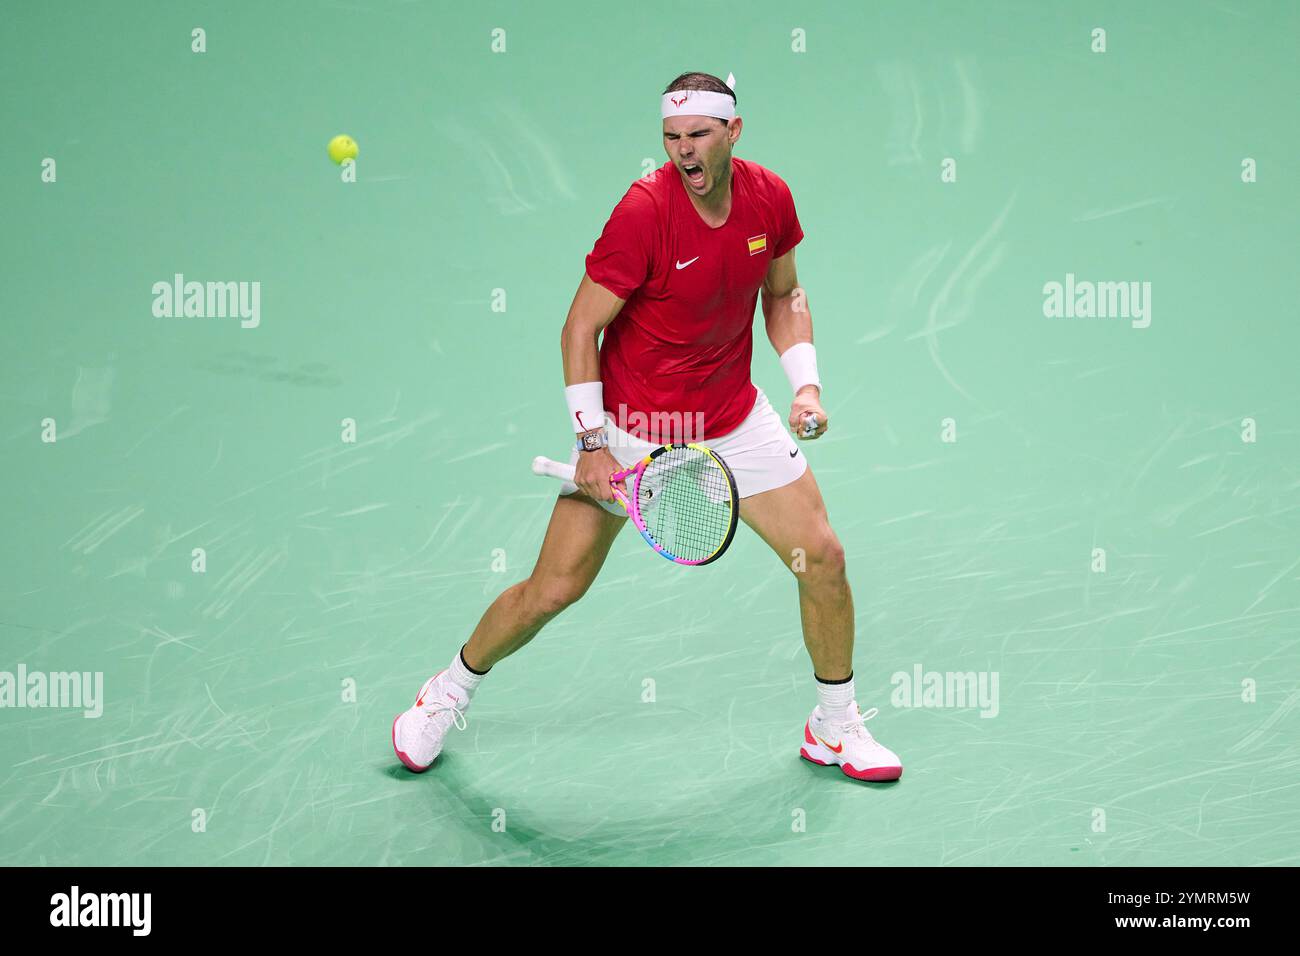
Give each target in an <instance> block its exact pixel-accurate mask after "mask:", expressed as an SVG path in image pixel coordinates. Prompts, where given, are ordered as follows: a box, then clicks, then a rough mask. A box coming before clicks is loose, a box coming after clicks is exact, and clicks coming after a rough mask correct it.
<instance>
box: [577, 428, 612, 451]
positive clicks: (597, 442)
mask: <svg viewBox="0 0 1300 956" xmlns="http://www.w3.org/2000/svg"><path fill="white" fill-rule="evenodd" d="M574 447H575V448H577V450H578V451H598V450H599V449H601V448H608V447H609V436H608V435H606V434H605V429H603V428H597V429H593V430H592V431H589V432H583V433H582V434H581V435H579V436H578V443H577V445H575V446H574Z"/></svg>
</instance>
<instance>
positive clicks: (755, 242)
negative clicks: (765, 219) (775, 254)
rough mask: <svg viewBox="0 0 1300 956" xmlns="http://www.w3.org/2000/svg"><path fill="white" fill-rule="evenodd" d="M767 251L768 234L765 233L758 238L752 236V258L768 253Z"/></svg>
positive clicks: (750, 244)
mask: <svg viewBox="0 0 1300 956" xmlns="http://www.w3.org/2000/svg"><path fill="white" fill-rule="evenodd" d="M766 251H767V233H765V232H764V233H762V234H760V235H757V236H750V238H749V254H750V255H751V256H756V255H758V254H759V253H760V252H766Z"/></svg>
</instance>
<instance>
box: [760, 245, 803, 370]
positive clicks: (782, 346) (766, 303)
mask: <svg viewBox="0 0 1300 956" xmlns="http://www.w3.org/2000/svg"><path fill="white" fill-rule="evenodd" d="M763 320H764V322H765V323H766V325H767V338H768V340H769V341H770V342H771V343H772V347H773V348H774V349H776V354H777V355H780V354H782V353H783V352H785V351H786V349H788V348H790V346H792V345H795V344H796V343H798V342H811V341H812V314H811V313H810V312H809V311H808V302H807V299H806V298H805V297H804V294H803V290H802V289H800V288H799V277H798V276H797V275H796V274H795V268H794V250H793V249H791V250H790V251H789V252H787V253H786V254H785V255H783V256H782V257H781V258H780V259H773V260H772V262H771V264H769V265H768V267H767V275H766V276H765V277H764V279H763Z"/></svg>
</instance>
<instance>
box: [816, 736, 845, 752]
mask: <svg viewBox="0 0 1300 956" xmlns="http://www.w3.org/2000/svg"><path fill="white" fill-rule="evenodd" d="M813 736H814V737H817V735H816V734H813ZM817 739H818V740H821V743H822V746H823V747H825V748H826V749H827V750H829V751H830V752H831V753H833V754H837V753H839V752H840V751H841V750H843V749H844V745H843V744H840V745H839V746H838V747H832V746H831V745H830V744H828V743H827V742H826V741H824V740H822V739H821V738H820V737H817Z"/></svg>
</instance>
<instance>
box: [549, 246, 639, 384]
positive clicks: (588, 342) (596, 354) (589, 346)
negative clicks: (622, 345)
mask: <svg viewBox="0 0 1300 956" xmlns="http://www.w3.org/2000/svg"><path fill="white" fill-rule="evenodd" d="M623 301H624V300H623V299H620V298H619V297H618V296H616V295H615V294H614V293H612V292H610V291H609V290H608V289H606V288H605V287H604V286H602V285H600V284H599V283H596V282H592V281H591V278H590V277H589V276H588V275H587V274H586V273H585V272H584V273H583V274H582V281H581V282H580V283H578V291H577V292H576V293H575V294H574V296H573V304H572V305H571V306H569V315H568V318H566V319H565V320H564V330H563V331H562V332H561V333H560V351H561V352H562V353H563V356H564V384H565V385H577V384H578V383H580V382H596V381H599V380H600V333H601V332H602V331H603V330H604V328H605V326H607V325H609V323H611V322H613V321H614V318H615V316H617V315H618V313H619V310H620V309H622V308H623Z"/></svg>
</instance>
